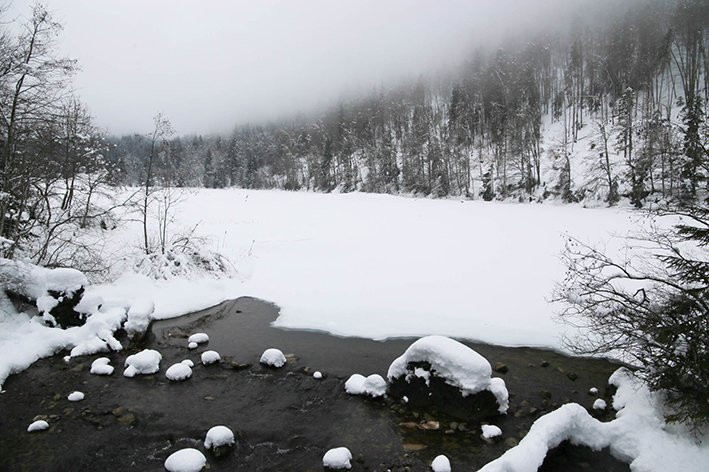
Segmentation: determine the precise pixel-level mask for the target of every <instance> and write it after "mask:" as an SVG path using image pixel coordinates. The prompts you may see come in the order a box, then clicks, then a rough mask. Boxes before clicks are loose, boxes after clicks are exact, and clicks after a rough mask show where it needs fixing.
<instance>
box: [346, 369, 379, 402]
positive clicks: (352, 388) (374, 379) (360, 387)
mask: <svg viewBox="0 0 709 472" xmlns="http://www.w3.org/2000/svg"><path fill="white" fill-rule="evenodd" d="M345 391H346V392H347V393H349V394H350V395H369V396H370V397H373V398H378V397H383V396H384V395H386V391H387V383H386V380H384V379H383V378H382V376H381V375H379V374H372V375H370V376H368V377H365V376H363V375H360V374H352V375H351V376H350V378H349V379H348V380H347V382H345Z"/></svg>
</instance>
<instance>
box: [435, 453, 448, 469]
mask: <svg viewBox="0 0 709 472" xmlns="http://www.w3.org/2000/svg"><path fill="white" fill-rule="evenodd" d="M431 470H432V471H433V472H451V461H449V460H448V458H447V457H446V456H444V455H443V454H441V455H440V456H436V458H435V459H433V462H431Z"/></svg>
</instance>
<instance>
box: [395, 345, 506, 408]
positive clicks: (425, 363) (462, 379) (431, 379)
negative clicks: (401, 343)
mask: <svg viewBox="0 0 709 472" xmlns="http://www.w3.org/2000/svg"><path fill="white" fill-rule="evenodd" d="M491 375H492V367H491V366H490V363H489V362H488V361H487V359H485V358H484V357H483V356H481V355H480V354H478V353H477V352H475V351H474V350H473V349H471V348H469V347H468V346H466V345H464V344H462V343H460V342H458V341H455V340H453V339H450V338H447V337H445V336H426V337H424V338H421V339H419V340H417V341H415V342H414V343H413V344H412V345H411V346H409V348H408V349H407V350H406V352H404V354H403V355H402V356H400V357H399V358H397V359H396V360H394V362H392V364H391V366H389V371H388V373H387V377H388V379H389V393H390V395H391V396H393V397H394V398H403V397H407V398H408V402H407V403H408V404H409V405H412V406H413V407H416V408H427V407H431V406H435V407H436V408H438V410H440V411H441V412H443V413H446V414H448V415H450V416H453V417H456V418H460V419H464V420H480V419H484V418H488V417H492V416H496V415H498V414H504V413H506V412H507V408H508V406H509V394H508V392H507V388H506V386H505V382H504V380H502V379H500V378H493V377H491Z"/></svg>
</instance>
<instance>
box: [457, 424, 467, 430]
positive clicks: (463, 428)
mask: <svg viewBox="0 0 709 472" xmlns="http://www.w3.org/2000/svg"><path fill="white" fill-rule="evenodd" d="M467 430H468V427H467V426H465V424H464V423H460V424H459V425H458V431H461V432H465V431H467Z"/></svg>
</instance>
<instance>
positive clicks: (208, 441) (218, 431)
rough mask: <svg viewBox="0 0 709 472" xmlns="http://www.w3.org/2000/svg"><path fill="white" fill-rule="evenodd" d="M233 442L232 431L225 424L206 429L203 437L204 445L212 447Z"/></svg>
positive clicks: (208, 447)
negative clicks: (205, 434)
mask: <svg viewBox="0 0 709 472" xmlns="http://www.w3.org/2000/svg"><path fill="white" fill-rule="evenodd" d="M232 444H234V433H233V432H232V431H231V430H230V429H229V428H227V427H226V426H214V427H212V428H210V429H209V431H207V436H206V437H205V438H204V447H206V448H207V449H212V448H215V447H221V446H231V445H232Z"/></svg>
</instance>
